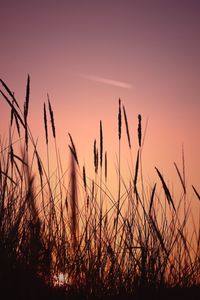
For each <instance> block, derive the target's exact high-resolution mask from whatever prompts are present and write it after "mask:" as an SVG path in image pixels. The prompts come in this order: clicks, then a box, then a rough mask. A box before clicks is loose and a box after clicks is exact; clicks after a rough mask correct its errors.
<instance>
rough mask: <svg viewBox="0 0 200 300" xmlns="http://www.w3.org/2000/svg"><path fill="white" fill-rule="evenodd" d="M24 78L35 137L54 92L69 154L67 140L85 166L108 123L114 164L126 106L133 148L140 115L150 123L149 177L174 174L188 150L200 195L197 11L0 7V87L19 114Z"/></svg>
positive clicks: (174, 5) (179, 5)
mask: <svg viewBox="0 0 200 300" xmlns="http://www.w3.org/2000/svg"><path fill="white" fill-rule="evenodd" d="M28 73H29V74H30V76H31V116H30V119H31V120H30V122H32V124H33V127H34V130H35V134H36V135H39V132H41V134H43V133H42V130H41V126H42V106H43V102H44V101H45V100H46V94H47V92H48V93H49V95H50V98H51V99H52V104H53V107H54V110H55V118H56V119H57V126H58V129H59V132H60V138H61V137H62V138H61V139H60V141H61V144H62V143H63V146H64V145H65V147H66V145H67V134H66V133H67V132H68V131H70V132H71V133H72V135H73V136H74V137H75V140H76V141H77V145H78V147H79V149H80V151H79V152H80V153H81V154H82V156H83V157H82V159H83V160H84V159H86V158H87V155H88V154H87V153H88V148H91V147H92V141H93V139H94V137H95V136H98V126H99V120H100V119H102V120H103V124H104V127H105V128H107V130H108V133H107V135H106V133H105V141H107V143H108V146H107V147H108V149H110V151H111V156H114V154H113V153H115V151H116V150H112V146H113V145H114V144H115V140H117V132H116V128H117V124H116V122H117V109H118V106H117V105H118V98H119V97H120V98H121V99H122V101H123V103H124V104H125V106H126V109H127V114H128V117H129V123H130V129H131V130H132V135H133V139H134V142H135V143H136V134H137V114H138V113H141V114H142V116H143V119H144V122H145V120H147V118H149V125H148V134H147V138H146V145H145V150H144V160H145V159H146V163H147V166H148V168H149V169H152V170H153V167H154V165H157V166H160V167H161V169H162V168H163V170H167V171H166V172H169V174H170V172H172V169H173V166H172V164H173V161H174V160H176V161H178V163H180V161H181V146H182V143H184V146H185V154H186V161H187V166H188V177H189V179H190V177H191V180H192V183H193V184H195V185H196V186H198V187H199V188H200V182H199V178H200V159H199V153H200V140H199V136H200V135H199V133H200V119H199V116H200V99H199V97H200V1H194V0H190V1H189V0H188V1H185V0H179V1H177V0H170V1H164V0H163V1H161V0H160V1H154V0H152V1H142V0H141V1H134V0H132V1H117V0H115V1H109V0H107V1H94V0H93V1H61V0H60V1H52V0H49V1H45V0H43V1H41V0H40V1H37V0H35V1H20V0H18V1H14V0H13V1H10V0H5V1H4V0H1V1H0V77H1V78H2V79H3V80H4V81H6V82H7V84H8V86H9V87H10V88H11V89H12V90H13V91H15V93H16V97H18V98H19V102H20V103H21V104H23V101H24V94H25V84H26V78H27V74H28ZM83 74H86V76H82V75H83ZM90 77H91V78H92V77H94V78H105V79H109V80H111V81H115V82H123V83H127V84H129V85H131V86H132V88H130V89H126V88H123V87H122V86H117V85H116V86H114V85H112V84H106V83H105V82H98V81H97V80H96V81H95V80H91V78H90ZM0 101H1V113H2V117H1V123H0V128H1V129H2V130H5V128H4V125H5V124H6V120H5V118H6V117H7V115H6V105H5V104H3V103H2V99H0ZM4 111H5V113H4ZM40 120H41V121H40ZM83 131H84V132H85V134H83ZM63 132H64V135H65V136H66V140H65V138H63ZM109 143H110V144H111V145H110V146H109ZM87 147H88V148H87ZM109 147H110V148H109ZM135 147H136V146H135ZM112 151H113V153H112ZM167 166H170V167H167ZM168 168H169V169H168ZM149 169H148V171H149Z"/></svg>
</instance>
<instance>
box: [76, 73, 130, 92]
mask: <svg viewBox="0 0 200 300" xmlns="http://www.w3.org/2000/svg"><path fill="white" fill-rule="evenodd" d="M81 77H83V78H86V79H89V80H92V81H96V82H100V83H105V84H109V85H112V86H117V87H121V88H124V89H132V85H131V84H129V83H127V82H122V81H117V80H112V79H108V78H104V77H99V76H93V75H88V74H81Z"/></svg>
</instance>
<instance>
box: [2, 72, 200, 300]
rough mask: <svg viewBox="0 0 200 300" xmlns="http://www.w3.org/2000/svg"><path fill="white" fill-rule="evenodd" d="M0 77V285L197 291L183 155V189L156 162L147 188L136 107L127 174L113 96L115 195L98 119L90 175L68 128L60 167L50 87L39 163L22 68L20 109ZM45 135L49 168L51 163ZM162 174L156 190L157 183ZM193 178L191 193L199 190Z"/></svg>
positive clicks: (198, 268) (96, 294) (17, 291)
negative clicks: (6, 111)
mask: <svg viewBox="0 0 200 300" xmlns="http://www.w3.org/2000/svg"><path fill="white" fill-rule="evenodd" d="M0 83H1V90H0V93H1V97H2V99H4V100H5V102H6V103H7V104H8V105H9V107H10V109H11V119H10V126H9V128H8V133H9V140H8V143H7V144H5V143H3V142H1V144H0V153H1V155H0V290H1V293H5V295H6V299H107V298H109V299H111V298H113V299H116V298H117V299H120V298H123V299H124V298H126V299H145V298H146V297H148V298H149V299H178V298H179V297H180V299H186V298H187V299H188V298H189V297H190V298H191V299H195V298H194V297H195V295H197V292H199V284H200V256H199V254H200V228H199V227H198V228H197V225H195V224H196V223H194V224H193V227H192V224H191V222H189V219H190V217H191V211H190V205H189V203H188V201H187V189H186V184H185V170H184V164H183V172H182V173H181V171H180V170H179V168H178V166H177V164H175V169H176V171H177V175H178V178H179V180H180V183H181V186H182V190H183V194H182V196H181V197H180V199H179V198H178V199H177V198H175V197H174V196H172V194H171V192H170V189H169V187H168V186H167V183H166V180H165V179H164V176H163V175H162V174H161V172H160V171H159V169H158V168H157V167H156V168H155V172H156V173H157V175H158V177H157V178H158V182H157V183H155V184H154V185H153V186H152V187H151V188H150V189H149V187H148V188H147V187H146V188H145V184H144V181H143V175H142V147H143V141H142V117H141V115H138V149H137V155H136V156H137V158H136V162H135V166H134V169H133V170H132V173H131V172H130V180H129V181H128V182H124V179H123V178H122V173H121V164H122V163H123V161H122V156H121V149H120V148H121V135H122V134H123V132H122V129H123V128H122V123H123V122H124V124H125V128H126V131H125V132H126V135H127V140H128V147H129V151H130V156H131V160H132V147H131V139H130V133H129V127H128V119H127V115H126V110H125V107H124V106H123V114H122V112H121V100H119V113H118V139H119V152H118V159H119V162H118V196H117V197H114V196H113V195H112V194H111V192H110V191H109V187H108V186H107V176H108V174H107V164H108V161H107V152H106V151H105V152H104V145H103V124H102V121H100V139H99V148H98V146H97V144H98V143H97V140H95V141H94V148H93V152H94V178H89V177H88V176H87V173H86V166H85V165H84V166H83V167H81V165H80V163H79V160H78V155H77V151H76V147H75V143H74V141H73V138H72V136H71V134H69V141H70V144H69V149H70V154H71V163H70V170H69V171H68V172H65V171H64V172H63V168H62V163H61V162H60V158H59V151H58V146H57V141H56V123H55V119H54V114H53V108H52V106H51V102H50V99H49V96H48V106H46V104H44V134H45V142H46V149H47V166H45V163H44V162H43V161H42V158H41V156H40V154H39V152H38V148H37V141H35V140H34V137H33V135H32V133H31V129H30V127H29V123H28V115H29V114H28V113H29V99H30V78H29V76H28V80H27V87H26V98H25V103H24V108H23V110H22V109H21V108H20V105H19V103H18V101H17V99H15V96H14V94H13V93H12V92H11V90H10V89H9V88H8V86H7V85H6V83H5V82H4V81H3V80H0ZM46 107H48V111H47V108H46ZM48 112H49V114H48ZM123 116H124V118H123ZM48 118H49V120H50V121H51V126H52V136H50V135H49V134H50V129H49V128H48ZM14 131H15V135H16V134H17V135H18V142H17V143H15V141H14V138H13V136H14V134H13V132H14ZM51 138H52V139H53V140H54V142H55V154H56V162H57V170H56V176H53V174H51V169H50V157H49V140H50V139H51ZM91 159H93V158H91ZM183 162H184V160H183ZM103 174H104V175H103ZM133 174H134V176H133ZM66 178H67V180H65V179H66ZM66 182H67V183H66ZM159 184H160V185H161V187H162V191H163V194H160V193H159V192H157V186H158V185H159ZM192 188H193V191H194V197H195V198H196V199H195V201H198V200H199V198H200V197H199V192H198V191H197V189H196V188H195V187H194V186H192ZM105 203H106V204H107V205H105ZM108 204H109V205H108ZM182 208H183V209H184V214H183V215H182V213H181V211H182ZM189 223H190V224H189ZM188 226H190V230H188ZM191 227H192V229H191ZM192 297H193V298H192Z"/></svg>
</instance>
